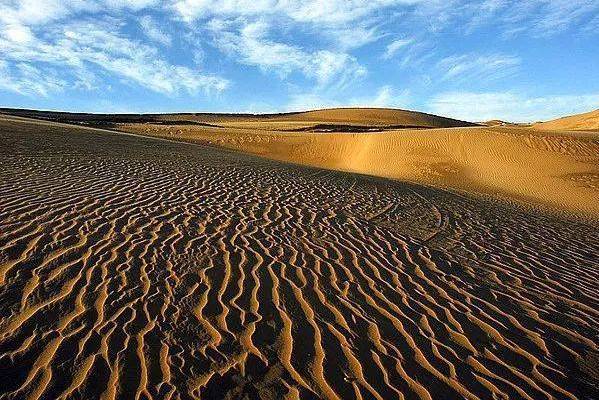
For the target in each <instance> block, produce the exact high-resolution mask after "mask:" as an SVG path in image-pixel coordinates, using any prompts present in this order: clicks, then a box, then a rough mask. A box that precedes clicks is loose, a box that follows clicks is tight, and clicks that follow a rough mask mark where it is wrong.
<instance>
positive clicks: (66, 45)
mask: <svg viewBox="0 0 599 400" xmlns="http://www.w3.org/2000/svg"><path fill="white" fill-rule="evenodd" d="M115 30H116V31H115ZM118 30H119V26H118V25H117V26H115V25H114V23H113V22H111V23H102V22H101V21H100V22H97V21H96V22H93V23H92V22H87V23H78V24H70V25H66V26H64V28H62V29H55V30H53V31H51V32H47V33H46V35H44V39H40V38H33V39H32V40H30V41H28V42H27V43H21V42H16V41H13V40H10V38H7V39H2V38H0V55H2V57H3V58H4V59H5V60H6V62H11V63H28V64H31V63H37V65H38V66H37V68H38V69H39V70H41V69H42V68H44V70H45V69H48V68H49V66H54V67H56V68H59V67H60V68H61V69H62V72H63V74H64V75H68V76H70V79H71V80H73V78H76V81H75V83H74V84H73V86H78V87H92V85H90V84H88V82H90V81H93V73H92V72H91V69H90V67H91V66H92V65H93V66H95V67H97V68H100V69H101V70H103V71H105V72H108V73H111V74H113V75H114V76H117V77H121V78H125V80H126V81H128V82H135V83H137V84H138V85H140V86H143V87H146V88H148V89H151V90H153V91H156V92H160V93H164V94H171V95H173V94H177V93H179V92H182V91H185V92H188V93H191V94H195V93H198V92H199V91H204V92H213V91H215V92H219V91H222V90H224V89H225V88H226V87H227V86H228V84H229V82H228V81H227V80H226V79H223V78H220V77H217V76H212V75H206V74H202V73H200V72H198V71H195V70H192V69H190V68H188V67H185V66H180V65H172V64H169V63H168V62H167V61H166V60H164V59H162V58H161V55H160V53H159V52H158V50H157V49H156V48H154V47H152V46H149V45H147V44H143V43H140V42H138V41H134V40H131V39H128V38H127V37H125V36H122V35H121V34H120V33H119V32H118ZM17 71H18V69H17ZM82 76H84V77H85V78H86V79H84V80H82V79H81V77H82ZM44 79H46V76H45V75H44V74H41V75H40V80H42V81H43V80H44ZM81 82H83V85H81V84H80V83H81ZM14 91H17V90H14ZM18 92H19V93H21V92H22V91H18Z"/></svg>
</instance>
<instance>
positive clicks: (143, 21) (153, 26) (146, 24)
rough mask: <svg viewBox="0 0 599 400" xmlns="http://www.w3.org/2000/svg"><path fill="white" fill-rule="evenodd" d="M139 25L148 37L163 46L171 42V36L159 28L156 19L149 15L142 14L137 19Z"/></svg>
mask: <svg viewBox="0 0 599 400" xmlns="http://www.w3.org/2000/svg"><path fill="white" fill-rule="evenodd" d="M139 25H140V26H141V28H142V30H143V32H144V34H145V35H146V36H147V37H148V38H149V39H151V40H153V41H155V42H157V43H160V44H162V45H164V46H169V45H170V44H171V41H172V39H171V36H170V35H169V34H168V33H166V32H164V30H163V29H161V28H160V26H159V25H158V24H157V23H156V21H154V20H153V19H152V17H150V16H149V15H144V16H143V17H141V18H140V19H139Z"/></svg>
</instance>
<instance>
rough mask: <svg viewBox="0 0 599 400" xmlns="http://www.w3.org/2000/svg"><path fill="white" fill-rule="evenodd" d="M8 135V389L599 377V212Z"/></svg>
mask: <svg viewBox="0 0 599 400" xmlns="http://www.w3.org/2000/svg"><path fill="white" fill-rule="evenodd" d="M0 154H1V156H2V160H3V162H2V164H1V165H0V204H2V207H0V376H1V377H2V379H0V398H2V399H25V398H27V399H42V398H43V399H62V398H86V399H96V398H102V399H115V398H122V399H133V398H140V399H150V398H152V399H158V398H160V399H161V398H171V399H197V398H203V399H224V398H229V399H230V398H263V399H279V398H288V399H294V398H302V399H313V398H327V399H341V398H342V399H354V398H355V399H359V398H360V399H393V398H399V399H441V398H443V399H454V398H468V399H475V398H481V399H489V398H514V399H515V398H525V399H538V398H546V399H549V398H555V399H563V398H565V399H574V398H579V399H583V398H596V397H597V395H598V393H599V392H598V387H599V386H598V385H599V379H598V376H597V373H596V371H597V360H599V353H598V345H597V342H596V339H597V337H599V311H598V310H599V298H598V296H597V281H598V280H599V265H598V263H597V255H598V254H599V236H598V232H599V230H598V229H597V228H598V227H597V225H596V224H591V223H582V222H576V221H571V220H566V219H563V218H561V217H555V216H549V215H546V214H543V213H541V212H538V211H534V212H533V211H523V210H521V209H519V208H515V207H511V206H508V205H505V204H500V203H493V202H487V201H482V200H480V199H475V198H472V197H469V196H458V195H454V194H451V193H449V192H446V191H443V190H437V189H431V188H426V187H423V186H418V185H412V184H406V183H401V182H396V181H391V180H386V179H381V178H374V177H365V176H360V175H355V174H351V173H344V172H334V171H326V170H322V169H315V168H307V167H300V166H292V165H288V164H283V163H277V162H275V161H269V160H265V159H259V158H254V157H251V156H246V155H243V154H239V153H234V152H227V151H224V150H221V149H217V148H213V147H206V146H197V145H196V146H194V145H187V144H183V143H173V142H168V141H158V140H153V139H144V138H138V137H132V136H126V135H123V134H114V133H103V132H98V131H93V130H89V129H84V128H65V127H64V126H58V125H52V124H47V123H39V122H38V123H31V122H24V121H14V120H13V121H7V120H6V119H4V120H0ZM244 396H245V397H244Z"/></svg>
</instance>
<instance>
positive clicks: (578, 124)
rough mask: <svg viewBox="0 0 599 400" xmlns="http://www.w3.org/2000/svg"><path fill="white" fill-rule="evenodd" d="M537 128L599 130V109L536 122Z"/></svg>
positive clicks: (535, 126)
mask: <svg viewBox="0 0 599 400" xmlns="http://www.w3.org/2000/svg"><path fill="white" fill-rule="evenodd" d="M534 128H535V129H544V130H565V131H585V130H588V131H591V130H599V109H597V110H595V111H591V112H588V113H584V114H577V115H571V116H568V117H563V118H558V119H555V120H553V121H547V122H540V123H537V124H534Z"/></svg>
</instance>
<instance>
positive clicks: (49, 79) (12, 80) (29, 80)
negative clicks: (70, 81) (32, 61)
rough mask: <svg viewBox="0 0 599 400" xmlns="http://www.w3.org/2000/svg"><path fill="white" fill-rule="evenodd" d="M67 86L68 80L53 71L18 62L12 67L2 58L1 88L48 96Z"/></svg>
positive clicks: (23, 93) (0, 65)
mask: <svg viewBox="0 0 599 400" xmlns="http://www.w3.org/2000/svg"><path fill="white" fill-rule="evenodd" d="M65 86H66V82H65V81H63V80H61V79H60V78H58V77H56V76H55V74H54V73H52V72H49V71H44V72H42V71H40V70H39V69H38V68H35V67H34V66H32V65H29V64H27V63H18V64H16V65H14V67H12V68H11V67H10V66H9V64H8V63H7V62H6V61H2V60H0V90H8V91H11V92H15V93H19V94H22V95H27V96H43V97H47V96H48V95H50V94H52V93H56V92H59V91H61V90H63V89H64V87H65Z"/></svg>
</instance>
